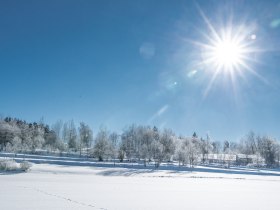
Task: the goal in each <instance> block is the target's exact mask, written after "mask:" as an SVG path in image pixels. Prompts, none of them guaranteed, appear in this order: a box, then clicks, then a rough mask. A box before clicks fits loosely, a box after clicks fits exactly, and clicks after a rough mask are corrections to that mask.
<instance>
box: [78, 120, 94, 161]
mask: <svg viewBox="0 0 280 210" xmlns="http://www.w3.org/2000/svg"><path fill="white" fill-rule="evenodd" d="M79 134H80V145H79V148H80V156H81V154H82V148H83V147H86V151H87V156H88V149H89V147H90V146H91V143H92V140H93V136H92V130H91V128H90V127H89V126H88V125H86V124H85V123H84V122H81V123H80V127H79Z"/></svg>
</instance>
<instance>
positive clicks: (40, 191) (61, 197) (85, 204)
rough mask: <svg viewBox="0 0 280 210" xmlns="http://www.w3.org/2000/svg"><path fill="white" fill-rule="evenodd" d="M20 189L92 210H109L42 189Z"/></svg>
mask: <svg viewBox="0 0 280 210" xmlns="http://www.w3.org/2000/svg"><path fill="white" fill-rule="evenodd" d="M18 187H20V188H24V189H29V190H34V191H36V192H39V193H41V194H44V195H48V196H52V197H56V198H59V199H62V200H65V201H68V202H71V203H75V204H78V205H81V206H85V207H90V208H93V209H99V210H108V209H106V208H99V207H96V206H94V205H92V204H87V203H84V202H80V201H77V200H73V199H71V198H67V197H64V196H61V195H57V194H54V193H49V192H47V191H44V190H40V189H38V188H35V187H26V186H18Z"/></svg>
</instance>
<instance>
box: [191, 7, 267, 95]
mask: <svg viewBox="0 0 280 210" xmlns="http://www.w3.org/2000/svg"><path fill="white" fill-rule="evenodd" d="M198 9H199V12H200V15H201V16H202V18H203V20H204V22H205V23H206V25H207V32H204V33H203V32H202V35H203V39H201V40H204V41H197V40H191V42H192V43H193V44H195V45H196V46H198V47H199V49H200V55H201V62H200V63H199V64H198V68H201V69H204V70H205V71H206V73H208V74H210V75H211V78H210V80H209V82H208V85H207V88H206V90H205V92H204V96H207V94H208V92H209V91H210V89H211V87H212V86H213V84H214V82H215V81H216V80H217V81H218V79H217V78H218V76H223V79H226V80H227V79H229V80H230V81H231V82H230V83H231V84H232V85H233V89H235V88H236V86H237V85H236V81H237V77H242V78H243V79H245V80H246V77H245V73H247V72H250V73H252V74H253V75H255V76H257V77H258V78H259V79H261V80H263V81H264V78H263V77H262V76H260V75H259V74H258V73H257V72H256V71H255V70H254V69H253V68H252V64H254V63H255V62H256V58H255V55H256V53H257V52H259V51H261V50H260V49H258V48H257V47H256V46H255V44H256V37H257V36H256V34H255V33H254V32H255V28H254V26H253V25H252V26H250V24H248V23H245V22H243V23H242V22H241V23H239V24H238V23H235V24H234V23H233V20H232V19H231V21H229V22H228V24H223V25H221V26H217V25H216V26H214V25H213V24H211V22H210V21H209V19H208V18H207V17H206V15H205V14H204V12H203V11H202V10H201V9H200V8H199V7H198ZM199 31H201V30H199ZM220 81H221V80H220ZM224 81H225V80H224ZM224 81H223V82H224ZM223 84H224V83H223ZM226 84H229V83H226Z"/></svg>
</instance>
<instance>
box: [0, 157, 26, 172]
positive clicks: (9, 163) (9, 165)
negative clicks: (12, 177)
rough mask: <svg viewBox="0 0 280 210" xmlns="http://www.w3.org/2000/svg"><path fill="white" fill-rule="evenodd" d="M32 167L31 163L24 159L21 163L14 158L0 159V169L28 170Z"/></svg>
mask: <svg viewBox="0 0 280 210" xmlns="http://www.w3.org/2000/svg"><path fill="white" fill-rule="evenodd" d="M30 168H31V163H30V162H28V161H23V162H21V163H20V164H19V163H17V162H16V161H14V160H13V159H0V171H18V170H20V171H28V170H29V169H30Z"/></svg>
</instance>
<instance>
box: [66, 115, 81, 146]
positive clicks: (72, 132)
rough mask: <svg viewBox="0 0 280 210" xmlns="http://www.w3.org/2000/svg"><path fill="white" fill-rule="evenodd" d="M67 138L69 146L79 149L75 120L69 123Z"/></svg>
mask: <svg viewBox="0 0 280 210" xmlns="http://www.w3.org/2000/svg"><path fill="white" fill-rule="evenodd" d="M66 138H67V142H68V148H69V149H71V150H74V151H77V146H78V144H77V130H76V126H75V124H74V121H73V120H71V121H70V122H69V124H68V129H67V137H66Z"/></svg>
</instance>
